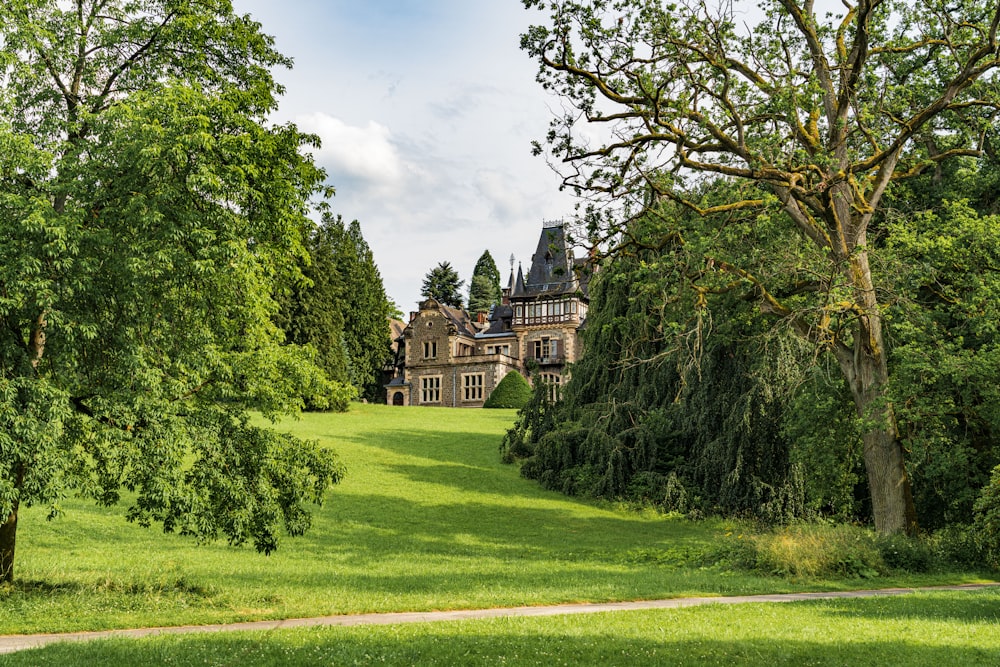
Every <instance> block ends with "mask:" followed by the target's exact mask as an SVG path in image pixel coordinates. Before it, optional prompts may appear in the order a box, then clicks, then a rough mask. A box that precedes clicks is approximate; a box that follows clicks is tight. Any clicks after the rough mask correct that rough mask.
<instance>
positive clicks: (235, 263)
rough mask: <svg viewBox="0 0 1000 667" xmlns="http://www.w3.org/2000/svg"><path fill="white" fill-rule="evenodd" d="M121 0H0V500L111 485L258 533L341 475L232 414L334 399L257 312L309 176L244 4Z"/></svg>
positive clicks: (317, 192) (313, 185)
mask: <svg viewBox="0 0 1000 667" xmlns="http://www.w3.org/2000/svg"><path fill="white" fill-rule="evenodd" d="M141 4H142V7H139V6H138V5H137V4H136V3H128V2H123V1H121V0H114V1H111V2H105V3H100V4H94V3H90V4H88V3H79V7H75V8H73V9H68V8H65V7H63V6H62V4H60V3H55V2H24V1H23V0H15V2H14V3H13V6H9V7H7V9H6V10H5V11H4V13H3V15H2V16H0V40H2V41H3V42H4V49H5V51H4V53H5V57H4V59H3V60H2V61H0V67H2V68H3V73H4V75H3V76H2V77H0V81H2V82H3V90H2V91H0V111H2V113H0V117H2V118H3V119H5V120H4V121H2V122H0V148H2V150H0V155H2V157H0V395H2V399H0V414H2V417H0V469H2V470H3V471H4V473H3V476H2V481H0V489H2V493H0V514H2V516H3V517H4V518H5V519H7V526H8V527H12V528H15V529H16V520H17V512H18V510H19V508H27V507H30V506H32V505H36V504H41V505H50V506H51V508H52V512H57V511H58V505H57V503H58V501H59V500H60V499H62V498H65V497H66V496H68V495H70V494H73V493H79V494H83V495H85V496H88V497H91V498H94V499H96V500H98V501H99V502H100V503H113V502H116V501H118V500H119V498H120V497H121V493H122V490H125V491H127V492H128V496H127V498H128V503H129V506H130V509H129V512H130V514H131V516H133V517H134V518H137V519H140V520H147V519H150V520H157V521H162V522H164V525H165V526H167V527H168V528H169V527H177V529H180V530H183V531H185V532H190V533H193V534H196V535H198V536H201V537H206V538H208V537H212V536H214V535H216V534H220V535H225V536H226V537H228V538H229V539H230V540H232V541H234V542H237V543H241V542H244V541H250V542H253V543H254V544H255V545H256V546H257V547H258V548H260V549H263V550H265V551H267V550H271V549H273V548H274V547H275V546H276V544H277V535H278V529H279V527H283V528H284V530H286V531H287V532H289V533H292V534H296V533H300V532H301V530H303V529H304V527H305V526H306V525H307V523H308V522H307V519H306V516H307V515H306V513H305V509H304V507H305V503H308V502H310V501H318V500H319V498H320V491H319V490H320V489H321V488H325V487H326V486H327V485H329V484H330V483H332V482H334V481H336V480H337V479H339V472H337V471H338V468H337V465H336V462H335V458H334V456H333V455H332V454H331V453H330V452H328V451H326V450H323V451H320V450H317V449H315V446H314V445H310V444H308V443H305V442H301V441H299V440H297V439H295V438H292V437H291V436H275V435H267V434H264V433H263V432H261V431H259V430H258V429H250V428H247V427H245V414H244V411H245V410H247V409H256V410H260V411H262V412H264V413H265V414H268V415H276V414H279V413H284V412H292V411H295V410H296V409H298V408H299V407H301V406H302V404H303V401H304V400H313V399H309V397H310V396H313V397H316V396H325V398H323V399H316V400H326V401H330V400H340V399H339V398H337V397H336V395H335V394H336V392H335V391H334V390H333V389H334V388H333V387H330V386H328V385H327V384H324V383H325V380H323V379H322V378H321V377H320V376H318V375H317V372H316V368H315V366H314V365H313V364H312V362H311V360H310V357H309V355H308V353H304V352H303V351H301V350H297V349H294V348H289V347H287V346H284V345H283V340H282V336H281V332H280V331H278V330H277V328H276V327H275V326H274V324H273V322H272V317H273V315H274V313H275V311H276V305H275V303H274V301H273V299H272V296H271V295H272V294H273V293H274V291H275V287H276V284H278V283H281V282H289V281H294V280H296V279H297V278H298V277H299V276H298V275H297V271H296V269H295V267H296V265H297V260H298V259H299V258H300V257H302V255H303V253H304V249H303V245H302V241H303V235H304V230H305V229H306V228H307V226H308V218H307V213H308V211H309V209H310V203H309V202H310V200H311V199H312V198H313V197H316V196H322V195H324V194H325V193H326V188H325V187H324V185H323V181H324V178H325V175H324V173H323V172H322V170H320V169H318V168H317V167H316V166H315V165H314V164H313V163H312V161H311V159H310V158H309V157H307V154H308V150H309V148H310V147H312V146H314V145H315V143H316V140H315V138H314V137H311V136H308V135H303V134H301V133H300V132H298V130H297V129H296V128H295V127H294V126H291V125H287V126H271V125H269V124H268V123H267V116H268V114H269V113H270V112H271V111H272V110H273V109H274V107H275V99H276V95H277V93H278V92H279V87H278V86H277V84H276V83H275V82H274V80H273V78H272V76H271V73H270V70H271V68H272V67H274V66H276V65H287V64H288V60H287V59H286V58H284V57H283V56H281V54H279V53H277V52H276V51H274V50H273V48H272V43H271V40H270V38H269V37H267V36H265V35H263V34H262V33H260V32H259V26H258V25H257V24H255V23H253V22H250V21H246V20H244V19H243V18H242V17H238V16H236V15H235V14H234V13H233V11H232V8H231V6H230V5H229V3H227V2H218V3H200V4H199V3H194V4H192V3H181V4H177V3H171V2H164V1H160V0H154V1H151V2H147V3H141ZM8 5H10V3H8ZM296 452H300V453H296ZM192 466H193V467H192ZM196 471H197V474H196ZM227 480H228V481H227ZM230 483H231V484H232V485H235V486H232V488H231V489H229V490H228V491H227V484H230ZM0 542H2V543H0V552H2V553H0V565H2V566H3V567H2V568H0V576H2V577H4V578H9V577H10V576H11V570H10V569H9V566H10V565H11V562H12V558H13V545H14V542H13V531H10V532H8V533H5V534H4V536H3V539H2V540H0Z"/></svg>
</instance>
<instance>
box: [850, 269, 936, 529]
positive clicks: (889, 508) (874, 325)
mask: <svg viewBox="0 0 1000 667" xmlns="http://www.w3.org/2000/svg"><path fill="white" fill-rule="evenodd" d="M850 267H851V268H850V274H851V276H850V277H851V278H852V279H853V282H854V286H855V288H856V290H857V294H858V296H859V299H858V301H859V306H861V309H862V313H859V314H858V316H857V320H856V322H855V326H854V328H853V334H854V336H853V341H852V343H853V344H852V345H850V346H848V345H844V344H842V345H840V346H839V347H838V348H837V349H836V354H837V360H838V361H839V362H840V368H841V371H842V372H843V374H844V377H845V378H846V380H847V384H848V386H849V387H850V389H851V394H852V395H853V397H854V406H855V409H856V410H857V414H858V417H859V418H860V419H861V421H862V424H863V429H864V430H863V435H862V440H863V442H864V462H865V472H866V473H867V476H868V488H869V492H870V493H871V500H872V515H873V518H874V519H875V529H876V530H877V531H878V532H879V533H882V534H890V533H900V532H906V533H908V534H911V535H912V534H914V533H915V532H916V530H917V512H916V507H915V506H914V504H913V492H912V490H911V488H910V478H909V476H908V475H907V474H906V465H905V462H904V460H903V445H902V443H901V442H900V440H899V434H898V432H897V430H896V416H895V411H894V410H893V407H892V403H891V402H890V401H889V397H888V395H887V389H888V384H889V367H888V360H887V355H886V352H885V346H884V345H883V340H882V315H881V311H880V309H879V305H878V303H877V301H876V299H875V289H874V287H873V286H872V284H871V272H870V270H869V268H868V256H867V253H865V252H863V251H862V252H858V253H857V254H856V256H855V257H854V258H853V260H852V261H851V262H850Z"/></svg>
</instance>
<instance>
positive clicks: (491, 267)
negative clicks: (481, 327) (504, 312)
mask: <svg viewBox="0 0 1000 667" xmlns="http://www.w3.org/2000/svg"><path fill="white" fill-rule="evenodd" d="M501 297H502V293H501V290H500V271H499V270H498V269H497V265H496V262H494V261H493V255H491V254H490V251H489V250H486V251H484V252H483V254H482V256H480V258H479V261H477V262H476V267H475V268H474V269H473V270H472V280H471V281H470V282H469V312H470V313H472V314H473V315H475V314H476V313H486V312H489V309H490V307H492V306H493V305H496V304H499V303H500V299H501Z"/></svg>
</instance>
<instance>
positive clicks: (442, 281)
mask: <svg viewBox="0 0 1000 667" xmlns="http://www.w3.org/2000/svg"><path fill="white" fill-rule="evenodd" d="M463 282H464V281H462V280H459V278H458V272H457V271H456V270H455V269H454V268H453V267H452V265H451V263H450V262H441V263H440V264H438V265H437V266H435V267H434V268H433V269H431V270H430V271H429V272H428V273H427V275H426V276H425V277H424V283H423V286H422V287H421V290H420V294H421V295H422V296H423V297H424V298H428V299H431V298H433V299H436V300H437V302H438V303H441V304H444V305H445V306H451V307H452V308H461V307H462V283H463Z"/></svg>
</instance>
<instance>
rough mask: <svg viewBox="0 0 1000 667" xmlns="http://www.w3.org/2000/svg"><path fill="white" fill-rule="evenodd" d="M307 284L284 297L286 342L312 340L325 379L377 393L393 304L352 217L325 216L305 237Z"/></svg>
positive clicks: (370, 395)
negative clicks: (306, 243) (345, 218)
mask: <svg viewBox="0 0 1000 667" xmlns="http://www.w3.org/2000/svg"><path fill="white" fill-rule="evenodd" d="M308 248H309V253H310V262H309V265H308V266H306V267H304V268H303V274H304V275H305V277H306V278H307V279H308V281H309V282H308V283H302V284H299V285H297V286H296V287H295V288H294V289H293V290H292V291H291V293H290V294H289V295H288V296H287V297H286V299H285V301H284V303H283V308H282V313H281V315H280V318H279V322H278V324H279V326H281V327H282V329H284V331H285V335H286V337H287V340H288V342H291V343H297V344H301V345H305V344H311V345H312V346H313V347H315V348H316V350H317V353H318V360H319V362H320V365H321V366H322V368H323V369H324V370H325V371H326V372H327V374H328V375H329V377H330V379H332V380H337V381H340V382H345V383H350V384H351V385H353V386H354V387H355V389H356V390H357V392H358V395H360V396H361V397H363V398H366V399H368V400H373V399H376V398H378V397H379V396H380V395H381V386H380V379H381V378H380V377H379V371H380V370H381V369H382V365H383V364H384V363H385V361H386V359H387V358H388V356H389V344H390V340H389V325H388V321H389V318H390V317H391V316H392V315H393V313H394V312H395V305H394V304H393V303H392V302H391V301H390V300H389V298H388V297H387V296H386V294H385V287H384V286H383V284H382V277H381V275H380V274H379V270H378V267H377V266H376V265H375V259H374V256H373V254H372V251H371V248H370V247H369V246H368V243H367V242H366V241H365V239H364V236H363V235H362V233H361V225H360V223H358V221H357V220H355V221H353V222H351V223H350V224H349V225H345V224H344V221H343V218H341V216H339V215H338V216H335V217H334V216H330V215H327V216H325V217H324V219H323V223H322V224H321V225H320V226H319V227H317V228H316V230H314V231H313V233H312V235H311V236H310V242H309V246H308Z"/></svg>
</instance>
